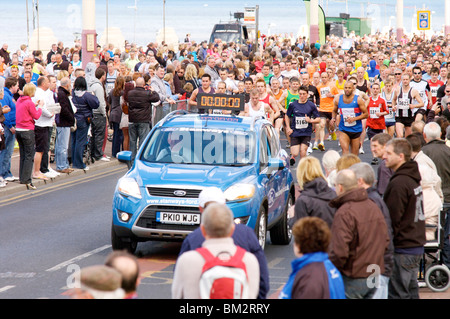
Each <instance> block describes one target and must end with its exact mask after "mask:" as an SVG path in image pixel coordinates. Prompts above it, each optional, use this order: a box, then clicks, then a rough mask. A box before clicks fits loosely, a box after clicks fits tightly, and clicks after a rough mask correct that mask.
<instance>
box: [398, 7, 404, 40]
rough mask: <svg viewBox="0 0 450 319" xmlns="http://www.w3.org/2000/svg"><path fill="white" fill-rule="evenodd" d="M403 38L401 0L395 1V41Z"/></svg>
mask: <svg viewBox="0 0 450 319" xmlns="http://www.w3.org/2000/svg"><path fill="white" fill-rule="evenodd" d="M402 38H403V0H397V41H398V42H400V40H401V39H402Z"/></svg>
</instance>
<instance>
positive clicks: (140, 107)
mask: <svg viewBox="0 0 450 319" xmlns="http://www.w3.org/2000/svg"><path fill="white" fill-rule="evenodd" d="M144 86H145V80H144V79H143V78H138V79H137V80H136V87H135V88H134V90H131V91H130V92H129V93H128V99H127V100H128V116H129V125H128V130H129V134H130V150H131V153H132V155H131V160H132V161H134V158H135V156H136V153H137V151H138V149H139V147H140V146H141V145H142V143H143V142H144V139H145V138H146V137H147V134H148V133H149V132H150V128H151V124H150V123H151V121H152V103H156V102H158V101H159V100H160V97H159V95H158V93H156V92H154V91H147V90H145V88H144Z"/></svg>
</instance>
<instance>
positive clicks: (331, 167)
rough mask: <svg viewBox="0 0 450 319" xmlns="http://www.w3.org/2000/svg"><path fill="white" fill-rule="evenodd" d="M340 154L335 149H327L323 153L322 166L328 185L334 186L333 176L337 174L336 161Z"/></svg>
mask: <svg viewBox="0 0 450 319" xmlns="http://www.w3.org/2000/svg"><path fill="white" fill-rule="evenodd" d="M340 157H341V155H339V153H338V152H337V151H335V150H328V151H326V152H325V154H323V157H322V166H323V169H324V170H325V176H326V177H327V181H328V186H330V187H331V188H333V189H334V188H335V183H334V181H335V178H336V174H337V169H336V163H337V161H338V160H339V158H340Z"/></svg>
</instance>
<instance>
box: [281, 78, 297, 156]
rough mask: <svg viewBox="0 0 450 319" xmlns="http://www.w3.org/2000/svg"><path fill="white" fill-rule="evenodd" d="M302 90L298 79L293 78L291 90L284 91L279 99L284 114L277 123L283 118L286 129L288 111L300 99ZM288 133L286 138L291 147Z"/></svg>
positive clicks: (290, 82) (290, 83) (290, 85)
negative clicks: (300, 90)
mask: <svg viewBox="0 0 450 319" xmlns="http://www.w3.org/2000/svg"><path fill="white" fill-rule="evenodd" d="M299 88H300V80H299V79H298V78H297V77H292V78H290V80H289V89H287V90H284V91H283V94H281V96H280V97H279V98H278V100H277V101H278V103H279V104H280V105H282V106H284V107H282V114H281V115H280V117H279V118H278V119H277V121H279V119H280V118H281V117H282V118H283V127H284V128H285V129H286V121H285V120H284V118H285V115H286V112H287V109H288V107H289V105H290V104H291V103H292V102H293V101H294V100H298V99H299V98H300V97H299V90H298V89H299ZM285 133H286V138H287V140H288V145H287V147H290V146H291V144H290V143H291V139H290V136H289V134H287V132H286V131H285Z"/></svg>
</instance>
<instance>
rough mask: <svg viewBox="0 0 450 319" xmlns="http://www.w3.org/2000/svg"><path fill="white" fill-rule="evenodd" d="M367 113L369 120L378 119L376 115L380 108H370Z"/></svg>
mask: <svg viewBox="0 0 450 319" xmlns="http://www.w3.org/2000/svg"><path fill="white" fill-rule="evenodd" d="M369 113H370V118H371V119H378V118H379V117H378V116H377V113H380V107H379V106H378V107H371V108H370V110H369Z"/></svg>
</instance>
